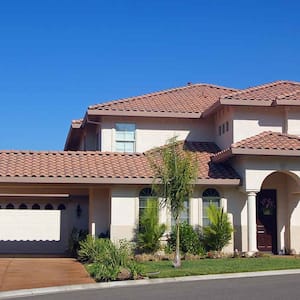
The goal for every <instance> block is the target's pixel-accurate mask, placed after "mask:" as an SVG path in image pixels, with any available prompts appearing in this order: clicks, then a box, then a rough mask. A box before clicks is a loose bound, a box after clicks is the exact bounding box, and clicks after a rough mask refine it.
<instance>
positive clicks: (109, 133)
mask: <svg viewBox="0 0 300 300" xmlns="http://www.w3.org/2000/svg"><path fill="white" fill-rule="evenodd" d="M122 122H125V123H126V122H128V123H135V124H136V152H144V151H146V150H149V149H151V148H153V147H158V146H162V145H164V144H165V143H166V141H167V140H168V139H170V138H172V137H174V136H178V139H179V140H185V139H187V140H190V141H213V140H214V128H213V127H214V125H213V121H212V120H210V119H208V120H202V119H201V120H200V119H197V120H195V119H176V118H169V119H168V118H137V117H136V118H133V117H132V118H129V117H128V118H126V117H123V118H121V117H119V118H118V117H103V119H102V124H101V140H102V141H101V150H102V151H115V129H114V128H115V124H116V123H122Z"/></svg>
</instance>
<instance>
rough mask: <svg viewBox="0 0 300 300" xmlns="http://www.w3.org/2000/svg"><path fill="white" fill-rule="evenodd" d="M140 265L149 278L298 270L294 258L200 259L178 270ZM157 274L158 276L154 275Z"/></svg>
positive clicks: (299, 264) (167, 263)
mask: <svg viewBox="0 0 300 300" xmlns="http://www.w3.org/2000/svg"><path fill="white" fill-rule="evenodd" d="M140 264H141V265H142V268H143V273H144V274H145V275H146V276H148V277H150V278H165V277H178V276H189V275H207V274H221V273H238V272H254V271H270V270H284V269H298V268H299V269H300V259H299V258H296V257H259V258H222V259H200V260H196V261H182V266H181V268H178V269H175V268H173V267H172V262H171V261H159V262H152V261H151V262H143V263H140ZM158 272H159V274H154V273H158ZM151 273H152V274H151Z"/></svg>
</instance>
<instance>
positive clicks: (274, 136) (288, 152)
mask: <svg viewBox="0 0 300 300" xmlns="http://www.w3.org/2000/svg"><path fill="white" fill-rule="evenodd" d="M235 154H246V155H278V156H300V137H299V136H294V135H289V134H284V133H279V132H272V131H264V132H262V133H260V134H258V135H255V136H252V137H249V138H246V139H244V140H241V141H239V142H237V143H234V144H232V145H231V147H230V148H229V149H226V150H223V151H220V152H218V153H217V154H216V155H215V156H214V157H213V158H212V161H214V162H218V161H219V162H222V161H224V160H226V159H228V158H229V157H231V156H232V155H235Z"/></svg>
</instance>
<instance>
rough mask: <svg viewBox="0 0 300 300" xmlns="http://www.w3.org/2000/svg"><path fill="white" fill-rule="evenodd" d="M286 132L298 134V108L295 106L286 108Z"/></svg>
mask: <svg viewBox="0 0 300 300" xmlns="http://www.w3.org/2000/svg"><path fill="white" fill-rule="evenodd" d="M286 115H287V133H289V134H295V135H300V109H299V108H297V107H293V108H289V109H287V113H286Z"/></svg>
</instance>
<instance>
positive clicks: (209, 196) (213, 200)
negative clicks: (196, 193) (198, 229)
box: [202, 188, 220, 226]
mask: <svg viewBox="0 0 300 300" xmlns="http://www.w3.org/2000/svg"><path fill="white" fill-rule="evenodd" d="M202 204H203V205H202V226H207V225H209V219H208V216H207V208H208V207H209V205H211V204H213V205H215V206H217V207H220V194H219V192H218V191H217V190H216V189H212V188H209V189H206V190H205V191H204V192H203V194H202Z"/></svg>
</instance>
